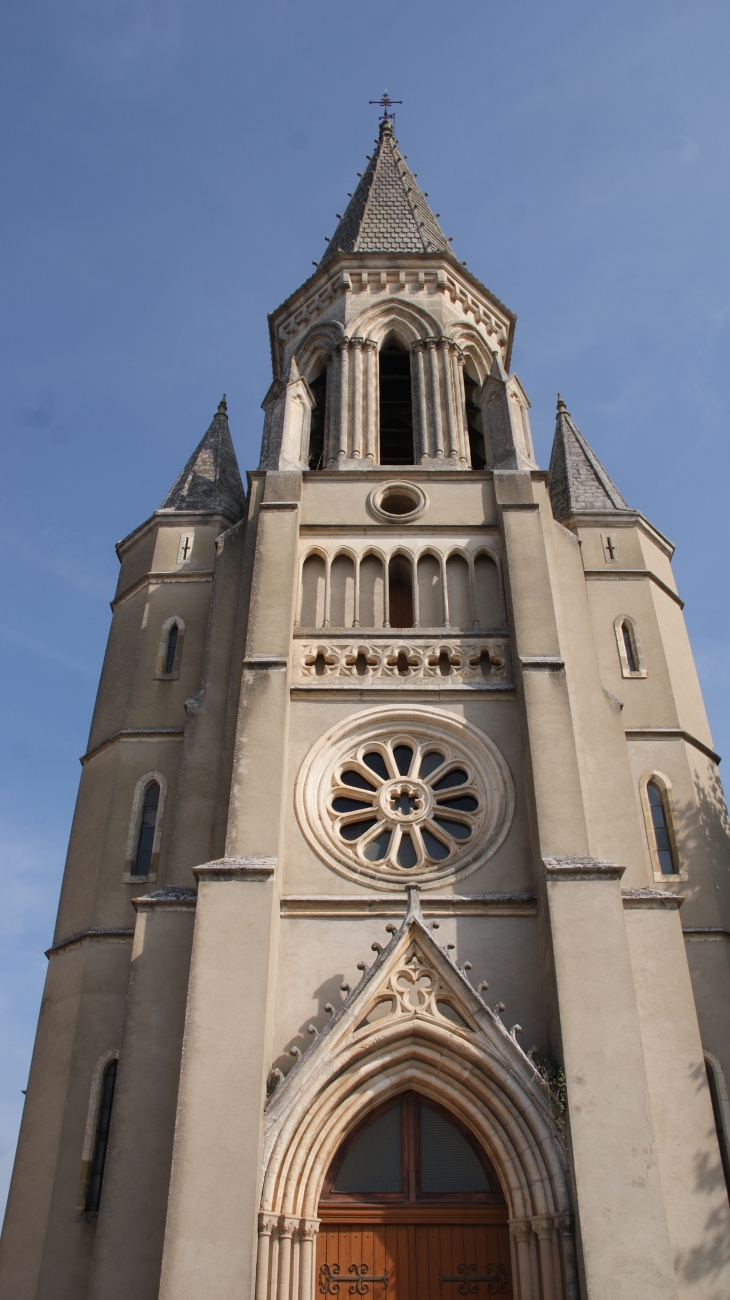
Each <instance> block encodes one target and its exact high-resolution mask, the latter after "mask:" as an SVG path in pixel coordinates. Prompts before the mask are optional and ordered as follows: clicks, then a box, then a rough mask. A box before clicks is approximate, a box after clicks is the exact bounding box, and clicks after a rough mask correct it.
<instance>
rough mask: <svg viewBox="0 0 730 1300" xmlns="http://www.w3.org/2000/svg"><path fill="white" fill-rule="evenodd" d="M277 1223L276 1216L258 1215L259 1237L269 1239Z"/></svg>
mask: <svg viewBox="0 0 730 1300" xmlns="http://www.w3.org/2000/svg"><path fill="white" fill-rule="evenodd" d="M278 1222H279V1216H278V1214H260V1215H259V1236H260V1237H270V1236H271V1234H272V1232H273V1231H274V1228H275V1227H276V1225H277V1223H278Z"/></svg>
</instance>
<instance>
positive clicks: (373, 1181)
mask: <svg viewBox="0 0 730 1300" xmlns="http://www.w3.org/2000/svg"><path fill="white" fill-rule="evenodd" d="M318 1218H319V1221H320V1229H319V1235H318V1241H317V1260H316V1268H315V1278H316V1285H317V1291H318V1292H319V1293H320V1294H321V1295H322V1296H333V1295H334V1296H337V1295H339V1292H340V1289H341V1286H342V1284H343V1283H347V1284H348V1290H350V1288H351V1287H352V1286H353V1284H354V1286H355V1291H353V1292H351V1293H352V1294H357V1295H369V1296H372V1297H373V1300H406V1298H408V1300H416V1297H418V1300H458V1298H459V1296H461V1295H467V1294H469V1295H478V1294H480V1293H481V1294H482V1295H500V1296H505V1297H507V1300H509V1297H511V1296H512V1295H513V1290H512V1277H511V1273H512V1268H511V1259H510V1246H509V1229H508V1226H507V1205H506V1202H505V1199H504V1195H503V1192H502V1188H501V1185H500V1182H499V1179H498V1177H497V1174H496V1172H495V1170H494V1168H493V1167H492V1165H491V1162H490V1161H489V1158H488V1156H487V1154H486V1152H485V1151H483V1150H482V1148H481V1147H480V1146H479V1144H478V1143H477V1142H476V1141H475V1140H474V1137H473V1135H472V1133H471V1132H470V1131H469V1130H468V1129H465V1128H463V1127H462V1126H461V1125H460V1124H459V1123H458V1121H457V1120H456V1119H455V1116H453V1115H452V1114H451V1113H450V1112H449V1111H447V1110H445V1109H444V1107H442V1106H438V1105H437V1104H436V1103H435V1102H434V1101H432V1100H431V1099H430V1098H425V1097H422V1096H420V1095H419V1094H418V1093H415V1092H412V1091H409V1092H405V1093H401V1094H400V1096H398V1097H396V1098H394V1099H393V1100H391V1101H388V1102H385V1104H384V1105H383V1106H380V1107H378V1109H377V1110H376V1111H375V1112H371V1113H370V1114H369V1115H368V1116H367V1117H366V1119H365V1120H364V1121H362V1122H361V1123H360V1124H359V1125H357V1126H356V1128H355V1130H354V1131H353V1132H352V1133H351V1134H350V1135H349V1137H348V1138H346V1139H345V1142H344V1143H343V1144H342V1146H341V1147H340V1149H339V1151H338V1152H337V1154H336V1156H335V1158H334V1160H333V1162H332V1164H331V1166H330V1169H329V1170H328V1173H327V1176H326V1178H325V1181H324V1187H323V1189H322V1195H321V1197H320V1201H319V1209H318ZM465 1288H466V1289H465Z"/></svg>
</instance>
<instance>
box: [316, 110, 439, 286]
mask: <svg viewBox="0 0 730 1300" xmlns="http://www.w3.org/2000/svg"><path fill="white" fill-rule="evenodd" d="M339 251H342V252H345V253H435V252H450V251H451V250H450V247H449V241H448V239H447V238H446V236H445V235H444V232H443V231H442V229H441V227H440V226H439V223H438V221H437V220H436V218H435V216H434V214H433V212H432V211H431V209H430V207H429V206H428V203H427V202H426V198H425V195H424V194H423V193H422V191H421V189H420V188H419V186H418V183H417V181H416V179H415V177H414V175H413V173H412V172H410V171H409V170H408V167H407V166H406V163H405V160H404V158H403V155H402V154H401V153H400V150H399V149H398V145H397V142H396V139H395V136H394V134H393V121H392V119H391V118H390V117H388V116H387V114H386V116H385V117H384V118H383V120H382V122H381V123H380V138H379V140H378V144H377V148H376V150H375V153H374V154H373V156H372V158H371V159H370V162H369V163H368V167H367V170H366V171H365V172H364V173H363V176H362V179H361V180H360V184H359V185H358V187H357V189H356V190H355V193H354V194H353V196H352V198H351V200H350V202H349V203H348V205H347V208H346V209H345V212H344V214H343V216H342V218H341V220H340V224H339V225H338V227H337V229H336V230H335V233H334V235H333V236H332V238H331V239H330V241H329V245H328V247H327V251H326V253H325V255H324V257H323V258H322V260H321V262H320V266H326V265H327V263H328V262H330V261H331V260H332V258H333V257H334V256H335V254H336V253H337V252H339Z"/></svg>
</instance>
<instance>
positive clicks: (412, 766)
mask: <svg viewBox="0 0 730 1300" xmlns="http://www.w3.org/2000/svg"><path fill="white" fill-rule="evenodd" d="M296 798H297V813H298V816H299V821H300V824H301V826H302V829H303V831H304V833H305V835H306V836H307V839H308V840H309V841H310V843H311V844H312V845H313V847H314V848H315V849H316V851H317V853H318V854H319V856H320V857H322V858H324V860H325V861H326V862H327V863H328V865H330V866H332V867H334V868H335V870H337V871H338V872H340V874H344V875H347V876H350V877H353V876H354V877H357V878H359V879H360V880H361V881H362V878H363V877H366V878H368V879H369V880H371V881H373V882H375V883H377V884H380V885H381V886H382V887H383V888H392V886H393V884H395V883H398V884H400V885H401V886H403V885H405V884H406V883H407V881H409V880H414V879H417V880H421V881H423V882H424V883H426V882H428V881H434V882H444V881H446V880H448V879H453V878H455V877H456V876H457V875H461V874H464V873H465V872H468V871H474V870H476V868H477V867H478V866H481V865H482V864H483V863H484V862H485V861H486V860H487V858H489V857H491V855H492V854H493V853H494V851H495V849H496V848H497V847H498V845H499V844H500V843H501V842H502V840H503V839H504V837H505V835H506V833H507V831H508V829H509V826H510V823H511V820H512V814H513V809H514V790H513V785H512V778H511V775H510V772H509V768H508V767H507V764H506V762H505V760H504V758H503V756H502V754H501V753H500V751H499V750H498V749H497V747H496V746H495V745H494V744H493V743H492V741H490V740H489V738H488V737H487V736H486V735H485V734H484V733H483V732H482V731H479V730H478V729H477V728H476V727H473V726H471V724H469V723H467V722H466V721H465V720H464V719H463V718H459V717H457V716H454V715H449V714H445V713H441V712H440V711H439V710H437V709H429V708H413V709H408V710H393V709H375V710H372V711H369V712H368V713H365V714H359V715H357V716H356V717H355V718H352V719H349V720H348V721H347V722H346V723H344V724H341V725H340V726H339V727H337V728H335V729H334V730H333V731H331V732H329V733H328V734H327V735H326V736H324V737H323V738H322V740H321V741H319V742H318V743H317V744H316V745H315V746H314V747H313V749H312V750H311V751H310V753H309V755H308V756H307V758H306V759H305V762H304V764H303V766H302V770H301V772H300V775H299V779H298V782H297V791H296Z"/></svg>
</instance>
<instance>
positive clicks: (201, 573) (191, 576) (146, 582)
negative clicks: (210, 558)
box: [109, 533, 225, 613]
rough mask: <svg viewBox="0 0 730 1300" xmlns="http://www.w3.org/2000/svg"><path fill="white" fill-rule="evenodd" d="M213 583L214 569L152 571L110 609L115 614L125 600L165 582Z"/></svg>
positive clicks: (120, 595)
mask: <svg viewBox="0 0 730 1300" xmlns="http://www.w3.org/2000/svg"><path fill="white" fill-rule="evenodd" d="M221 536H225V534H223V533H222V534H221ZM212 581H213V570H212V569H195V570H193V572H192V573H191V572H189V571H178V570H177V569H173V570H169V571H160V572H159V573H155V572H154V571H152V570H150V572H149V573H145V574H143V576H142V577H141V578H138V579H137V581H136V582H133V583H132V585H131V587H126V588H125V589H124V591H120V593H119V595H118V596H115V597H114V599H113V600H110V601H109V608H110V609H111V611H112V613H113V612H114V610H115V609H117V608H118V606H119V605H123V604H124V602H125V600H131V598H132V596H136V595H137V593H138V592H140V591H144V590H145V588H146V587H153V586H155V585H158V584H160V585H161V584H162V583H165V582H212Z"/></svg>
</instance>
